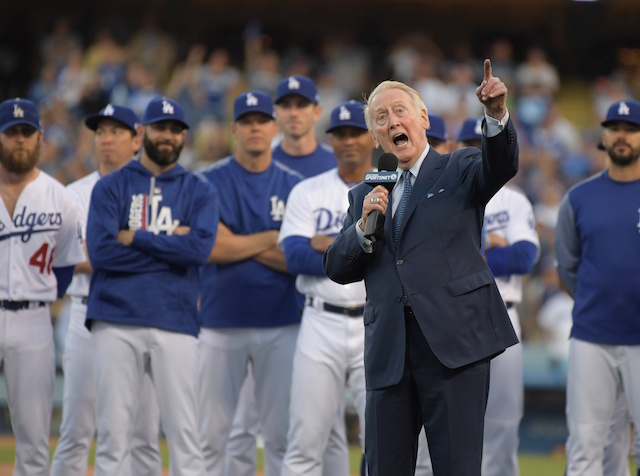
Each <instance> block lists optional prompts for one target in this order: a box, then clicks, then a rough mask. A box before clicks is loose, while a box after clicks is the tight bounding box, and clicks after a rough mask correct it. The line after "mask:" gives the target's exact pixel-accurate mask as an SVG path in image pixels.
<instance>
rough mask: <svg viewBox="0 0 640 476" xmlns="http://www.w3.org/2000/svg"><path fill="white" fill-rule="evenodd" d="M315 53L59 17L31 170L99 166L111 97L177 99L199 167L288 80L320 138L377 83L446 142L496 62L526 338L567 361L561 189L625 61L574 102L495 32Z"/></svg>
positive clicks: (31, 91)
mask: <svg viewBox="0 0 640 476" xmlns="http://www.w3.org/2000/svg"><path fill="white" fill-rule="evenodd" d="M521 49H522V48H521ZM318 51H319V53H317V54H316V53H314V54H310V53H309V52H306V51H304V50H302V49H301V48H300V47H298V46H292V47H289V48H285V49H279V48H275V47H274V43H273V42H272V41H271V38H270V37H269V36H268V35H266V34H264V33H263V32H262V31H261V29H260V25H259V24H256V23H249V24H247V26H246V29H245V32H244V35H243V44H242V45H241V47H237V48H235V49H234V50H233V51H231V50H230V49H228V48H225V47H221V46H216V45H208V44H204V43H194V44H188V45H185V44H183V42H182V41H181V39H180V38H177V37H176V36H172V35H170V34H169V33H168V32H167V31H165V30H163V29H162V28H161V26H160V24H159V22H158V20H157V18H156V17H155V16H152V15H150V16H148V17H146V18H144V19H142V20H141V22H140V25H139V27H138V29H137V30H136V31H134V32H132V33H131V34H130V35H127V38H120V37H119V38H116V35H115V34H114V32H113V31H112V30H111V29H109V28H103V29H100V30H99V31H97V32H96V33H95V35H94V37H93V38H92V39H91V40H90V41H82V39H81V36H80V35H79V34H78V33H77V31H76V30H75V29H74V25H73V24H72V22H70V21H69V19H68V18H60V19H57V20H56V21H55V22H53V26H52V28H51V30H50V31H48V32H47V33H46V34H45V35H44V36H43V38H42V40H41V42H40V44H39V58H38V73H37V74H35V75H34V76H35V77H34V78H32V80H31V81H30V82H29V84H28V86H26V87H25V90H24V92H23V93H22V95H24V96H25V97H27V98H29V99H31V100H33V101H35V102H37V104H38V105H39V107H40V111H41V115H42V120H43V127H44V133H45V145H44V149H43V153H42V159H41V163H40V167H41V168H42V169H43V170H45V171H46V172H48V173H50V174H51V175H53V176H55V177H57V178H58V179H59V180H60V181H61V182H62V183H65V184H68V183H70V182H72V181H74V180H76V179H78V178H80V177H82V176H84V175H86V174H87V173H89V172H91V171H92V170H94V169H95V168H96V163H95V161H94V158H93V153H92V137H93V134H92V133H91V131H89V130H88V129H87V128H85V127H84V126H83V125H82V119H83V117H84V116H85V115H87V114H90V113H94V112H96V111H98V110H99V109H101V108H102V107H103V106H104V105H106V104H107V103H109V102H113V103H116V104H122V105H127V106H129V107H131V108H132V109H134V110H135V111H137V112H138V114H140V115H142V111H143V110H144V108H145V106H146V105H147V103H148V101H149V100H150V99H151V98H153V97H156V96H159V95H165V96H168V97H170V98H173V99H175V100H177V101H179V102H180V103H181V104H182V105H183V107H184V109H185V112H186V116H187V119H188V122H189V123H190V125H191V128H190V130H189V134H188V142H187V145H186V147H185V149H184V151H183V154H182V157H181V159H180V161H181V163H182V164H183V165H184V166H186V167H187V168H189V169H192V170H195V169H198V168H200V167H202V166H204V165H207V164H209V163H211V162H214V161H216V160H219V159H221V158H223V157H225V156H227V155H229V154H230V153H231V152H232V151H233V143H232V142H231V138H230V134H229V125H230V121H231V117H230V111H231V107H232V102H233V98H234V97H235V96H236V95H237V94H238V93H240V92H242V91H245V90H247V89H259V90H264V91H266V92H269V93H271V94H273V93H274V92H275V87H276V85H277V83H278V81H279V80H280V79H282V78H283V77H287V76H289V75H294V74H297V75H304V76H309V77H311V78H313V79H314V80H315V82H316V84H317V86H318V90H319V96H320V105H321V106H322V108H323V119H322V120H321V121H320V122H319V123H318V124H317V129H318V130H317V136H318V137H320V138H321V139H322V140H323V141H324V140H326V134H325V132H324V131H325V129H326V128H327V124H328V120H329V113H330V111H331V110H332V108H333V107H334V106H335V105H337V104H339V103H340V102H342V101H345V100H348V99H362V98H363V97H364V96H365V95H366V94H367V93H368V92H369V91H371V90H372V88H373V87H374V86H375V85H376V84H377V83H378V82H379V81H381V80H383V79H396V80H399V81H403V82H406V83H407V84H409V85H411V86H413V87H414V88H415V89H416V90H417V91H418V92H420V94H421V95H422V96H423V98H424V100H425V103H426V105H427V108H428V110H429V113H435V114H439V115H441V116H442V117H443V118H444V119H445V122H446V125H447V129H448V133H449V139H451V140H455V138H456V135H457V132H458V129H459V127H460V126H461V124H462V122H463V121H464V120H465V119H466V118H469V117H478V116H481V115H482V112H483V111H482V107H481V105H480V104H479V102H478V101H477V99H476V96H475V88H476V87H477V85H478V84H479V83H480V82H481V80H482V74H483V68H482V61H483V59H484V58H485V57H488V58H491V61H492V65H493V74H494V76H498V77H500V79H502V80H503V81H504V82H505V83H506V84H507V85H508V87H509V97H508V101H509V102H508V104H509V111H510V113H511V117H512V118H513V120H514V121H515V123H516V125H517V129H518V133H519V141H520V171H519V172H518V174H517V176H516V177H515V178H514V179H513V180H512V181H511V184H512V185H514V186H517V187H520V188H521V189H522V190H523V191H524V192H525V193H526V195H527V196H528V197H529V199H530V200H531V202H532V203H533V205H534V212H535V218H536V222H537V227H538V231H539V234H540V241H541V246H542V255H541V257H540V260H539V262H538V264H537V266H536V268H535V270H534V272H533V273H532V274H531V275H530V276H529V277H528V279H527V280H526V284H525V287H524V301H523V303H522V305H521V308H520V316H521V319H522V328H523V340H524V341H525V342H529V343H539V344H542V345H546V346H547V348H548V351H549V356H550V358H551V360H558V361H562V360H563V359H564V355H565V350H566V349H565V347H566V338H567V335H568V331H569V329H570V324H571V322H570V321H571V314H570V313H571V306H572V302H571V299H570V298H569V297H568V296H567V295H566V294H565V293H563V292H562V291H560V289H559V287H558V278H557V275H556V273H555V263H554V249H553V237H554V229H555V224H556V218H557V212H558V207H559V203H560V200H561V199H562V197H563V195H564V193H565V192H566V191H567V190H568V188H569V187H571V186H572V185H573V184H575V183H576V182H578V181H580V180H582V179H584V178H586V177H588V176H590V175H592V174H594V173H596V172H598V171H600V170H602V169H603V168H604V167H606V159H605V154H604V153H603V152H602V151H600V150H599V149H598V148H597V145H598V143H599V140H600V132H601V127H600V121H601V120H602V119H603V117H604V115H605V113H606V110H607V107H608V106H609V105H610V104H611V103H612V102H614V101H618V100H621V99H625V98H638V96H639V94H640V74H638V73H639V70H638V69H637V68H628V67H625V66H624V64H623V62H620V64H619V67H618V68H616V69H615V70H613V71H603V72H602V76H599V77H597V78H584V81H583V87H582V88H581V89H579V90H578V91H577V93H578V96H577V98H576V91H570V90H569V89H568V88H567V86H566V85H565V84H563V78H562V77H561V76H560V74H559V70H560V69H561V68H558V65H556V64H554V63H553V61H552V60H551V59H550V54H549V52H548V51H545V49H544V48H543V47H541V46H540V45H537V44H531V45H527V46H526V48H524V49H522V51H519V52H516V51H515V48H514V45H513V44H512V43H511V42H510V41H509V40H508V39H504V38H502V39H496V40H493V41H492V42H491V43H490V44H489V45H485V46H484V47H483V50H482V51H476V50H474V45H472V44H469V43H465V42H459V43H457V44H456V45H455V46H454V49H453V54H448V55H445V54H444V52H443V50H442V49H441V47H440V46H439V45H438V44H437V43H436V42H435V41H433V39H431V38H430V37H429V36H428V35H426V34H424V33H414V34H409V35H406V36H404V37H402V38H398V39H397V40H396V41H394V42H393V43H392V44H389V45H388V47H387V48H386V50H385V51H384V58H380V57H379V53H380V52H379V51H378V50H375V51H373V50H372V49H371V48H368V47H367V45H364V44H359V43H357V42H356V41H355V40H354V39H353V38H351V37H350V35H349V34H348V32H333V33H328V34H327V35H326V36H325V37H324V38H322V39H319V48H318ZM238 52H241V54H238ZM620 56H621V55H620ZM381 65H382V67H381ZM584 86H586V87H584ZM571 94H573V98H574V99H577V101H576V102H575V104H574V106H575V107H577V108H578V110H579V111H580V114H579V119H578V120H576V110H570V111H569V110H567V107H568V106H567V105H568V104H569V103H568V102H567V100H566V98H567V95H571ZM569 105H570V104H569ZM570 116H573V119H572V120H570V119H569V118H568V117H570ZM373 162H375V158H374V159H373ZM373 165H375V164H373Z"/></svg>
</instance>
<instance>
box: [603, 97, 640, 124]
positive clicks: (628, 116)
mask: <svg viewBox="0 0 640 476" xmlns="http://www.w3.org/2000/svg"><path fill="white" fill-rule="evenodd" d="M617 121H623V122H629V123H631V124H635V125H636V126H640V102H637V101H633V100H631V99H630V100H628V101H618V102H614V103H613V104H612V105H611V106H610V107H609V110H608V111H607V118H606V119H605V120H604V121H602V122H601V125H602V126H603V127H607V126H608V125H609V124H610V123H612V122H617Z"/></svg>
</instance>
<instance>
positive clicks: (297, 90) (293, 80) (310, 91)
mask: <svg viewBox="0 0 640 476" xmlns="http://www.w3.org/2000/svg"><path fill="white" fill-rule="evenodd" d="M292 94H297V95H298V96H302V97H303V98H305V99H308V100H309V101H311V102H312V103H314V104H318V88H316V84H315V83H314V82H313V81H312V80H311V78H307V77H306V76H289V77H288V78H285V79H283V80H281V81H280V82H279V83H278V89H277V90H276V100H275V103H276V104H278V103H279V102H280V101H281V100H282V98H283V97H285V96H290V95H292Z"/></svg>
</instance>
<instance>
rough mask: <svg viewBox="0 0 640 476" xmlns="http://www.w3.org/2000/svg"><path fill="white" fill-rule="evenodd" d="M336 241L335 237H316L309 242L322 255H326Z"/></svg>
mask: <svg viewBox="0 0 640 476" xmlns="http://www.w3.org/2000/svg"><path fill="white" fill-rule="evenodd" d="M335 240H336V238H335V237H334V236H327V235H315V236H312V237H311V240H309V246H311V248H313V249H314V250H316V251H319V252H320V253H324V252H325V251H327V248H329V245H330V244H331V243H333V242H334V241H335Z"/></svg>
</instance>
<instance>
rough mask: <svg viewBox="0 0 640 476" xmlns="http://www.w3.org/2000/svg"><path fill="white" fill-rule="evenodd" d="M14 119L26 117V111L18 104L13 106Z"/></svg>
mask: <svg viewBox="0 0 640 476" xmlns="http://www.w3.org/2000/svg"><path fill="white" fill-rule="evenodd" d="M13 117H24V110H23V109H22V108H21V107H20V106H18V105H17V104H14V105H13Z"/></svg>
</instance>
